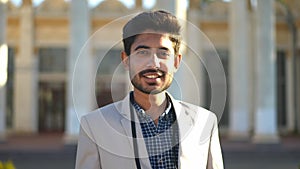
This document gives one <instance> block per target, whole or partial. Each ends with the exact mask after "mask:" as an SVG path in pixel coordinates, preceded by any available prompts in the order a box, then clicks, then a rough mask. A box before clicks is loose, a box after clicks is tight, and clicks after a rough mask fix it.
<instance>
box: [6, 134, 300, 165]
mask: <svg viewBox="0 0 300 169" xmlns="http://www.w3.org/2000/svg"><path fill="white" fill-rule="evenodd" d="M8 140H9V141H7V142H5V143H0V160H1V161H7V160H12V161H13V162H14V164H15V167H16V169H73V168H74V164H75V154H76V146H65V145H63V141H62V136H61V135H59V134H57V135H42V136H34V137H29V136H18V137H13V138H9V139H8ZM222 147H223V151H224V163H225V168H226V169H299V165H300V137H288V138H283V139H282V141H281V143H280V144H274V145H255V144H251V143H248V142H230V141H228V140H224V139H223V140H222Z"/></svg>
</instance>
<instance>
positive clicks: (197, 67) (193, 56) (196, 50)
mask: <svg viewBox="0 0 300 169" xmlns="http://www.w3.org/2000/svg"><path fill="white" fill-rule="evenodd" d="M199 4H200V2H199V3H198V4H195V5H193V6H190V8H189V10H188V13H187V14H188V22H187V25H186V29H187V31H186V32H187V34H186V36H187V38H186V39H187V41H186V52H187V53H186V55H185V56H183V57H184V59H183V60H184V64H182V65H181V67H180V69H184V68H186V70H187V71H186V72H185V73H183V75H182V76H183V77H184V76H185V78H184V79H185V80H184V81H185V82H184V83H185V84H182V85H184V88H185V91H186V92H183V93H182V97H183V99H184V100H185V101H187V102H189V103H192V104H196V105H201V106H204V104H205V78H203V77H204V75H203V74H204V71H205V67H204V65H203V64H204V58H203V53H202V47H203V44H202V42H203V41H204V37H203V34H202V32H201V30H200V28H199V26H200V8H199ZM187 81H188V82H189V83H186V82H187ZM188 89H191V90H188Z"/></svg>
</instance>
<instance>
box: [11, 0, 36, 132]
mask: <svg viewBox="0 0 300 169" xmlns="http://www.w3.org/2000/svg"><path fill="white" fill-rule="evenodd" d="M15 61H16V62H15V81H14V82H15V84H14V110H15V112H14V121H13V124H14V130H15V131H16V132H25V133H35V132H37V126H38V120H37V119H38V114H37V102H38V95H37V88H38V77H37V76H38V69H37V57H36V56H34V10H33V6H32V2H31V0H23V4H22V6H21V9H20V44H19V52H18V54H17V57H16V59H15Z"/></svg>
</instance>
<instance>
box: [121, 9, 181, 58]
mask: <svg viewBox="0 0 300 169" xmlns="http://www.w3.org/2000/svg"><path fill="white" fill-rule="evenodd" d="M145 30H150V31H154V32H155V33H156V32H158V33H167V34H169V38H170V40H171V41H172V42H173V48H174V52H175V54H178V52H179V47H180V43H181V35H180V31H181V26H180V24H179V22H178V20H177V18H176V17H175V16H174V15H172V14H171V13H169V12H166V11H162V10H158V11H150V12H142V13H140V14H139V15H137V16H135V17H134V18H132V19H131V20H130V21H128V22H127V24H126V25H125V26H124V27H123V45H124V50H125V53H126V54H127V55H128V56H129V55H130V48H131V45H132V44H133V42H134V41H135V39H136V37H137V36H138V35H139V34H141V33H143V32H144V31H145Z"/></svg>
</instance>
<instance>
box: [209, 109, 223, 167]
mask: <svg viewBox="0 0 300 169" xmlns="http://www.w3.org/2000/svg"><path fill="white" fill-rule="evenodd" d="M213 121H214V124H213V128H212V132H211V139H210V145H209V152H208V162H207V169H223V168H224V166H223V157H222V150H221V146H220V140H219V130H218V120H217V117H216V115H215V114H213Z"/></svg>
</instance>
